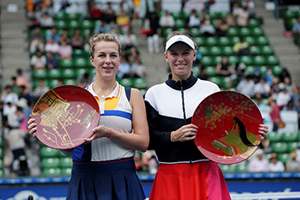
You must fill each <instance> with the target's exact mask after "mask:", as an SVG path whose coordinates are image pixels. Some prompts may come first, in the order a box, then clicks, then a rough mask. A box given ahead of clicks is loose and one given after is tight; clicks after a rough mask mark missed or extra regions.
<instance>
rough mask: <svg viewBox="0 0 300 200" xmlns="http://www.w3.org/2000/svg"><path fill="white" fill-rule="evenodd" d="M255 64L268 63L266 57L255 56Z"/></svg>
mask: <svg viewBox="0 0 300 200" xmlns="http://www.w3.org/2000/svg"><path fill="white" fill-rule="evenodd" d="M253 64H254V65H256V66H260V65H265V64H266V59H265V57H263V56H259V55H258V56H254V57H253Z"/></svg>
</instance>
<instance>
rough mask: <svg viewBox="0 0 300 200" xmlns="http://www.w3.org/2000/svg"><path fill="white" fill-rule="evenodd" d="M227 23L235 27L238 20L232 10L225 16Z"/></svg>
mask: <svg viewBox="0 0 300 200" xmlns="http://www.w3.org/2000/svg"><path fill="white" fill-rule="evenodd" d="M225 23H226V25H227V26H228V27H235V25H236V22H235V18H234V16H233V14H232V12H229V13H228V15H227V16H226V18H225Z"/></svg>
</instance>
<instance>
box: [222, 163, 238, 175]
mask: <svg viewBox="0 0 300 200" xmlns="http://www.w3.org/2000/svg"><path fill="white" fill-rule="evenodd" d="M219 166H220V168H221V170H222V172H223V173H233V172H235V167H236V165H221V164H219Z"/></svg>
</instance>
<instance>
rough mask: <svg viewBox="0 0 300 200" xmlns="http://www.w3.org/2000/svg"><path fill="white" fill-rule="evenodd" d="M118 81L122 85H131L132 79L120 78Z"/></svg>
mask: <svg viewBox="0 0 300 200" xmlns="http://www.w3.org/2000/svg"><path fill="white" fill-rule="evenodd" d="M119 83H120V84H121V85H123V86H124V87H132V86H133V81H132V79H131V78H122V79H120V80H119Z"/></svg>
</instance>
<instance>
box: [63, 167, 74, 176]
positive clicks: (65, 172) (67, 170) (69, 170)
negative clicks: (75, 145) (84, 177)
mask: <svg viewBox="0 0 300 200" xmlns="http://www.w3.org/2000/svg"><path fill="white" fill-rule="evenodd" d="M71 174H72V168H70V167H67V168H61V176H71Z"/></svg>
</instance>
